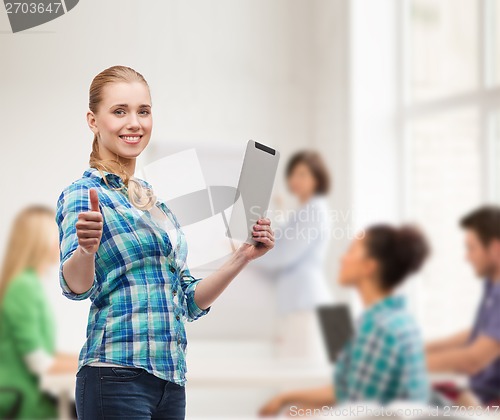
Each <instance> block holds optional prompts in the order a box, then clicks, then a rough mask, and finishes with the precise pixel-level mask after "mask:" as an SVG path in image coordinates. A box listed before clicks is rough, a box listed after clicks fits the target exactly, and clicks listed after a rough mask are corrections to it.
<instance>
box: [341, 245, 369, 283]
mask: <svg viewBox="0 0 500 420" xmlns="http://www.w3.org/2000/svg"><path fill="white" fill-rule="evenodd" d="M375 270H376V262H375V260H373V258H371V257H370V256H368V255H367V252H366V247H365V239H364V238H361V239H355V240H354V241H352V242H351V245H350V246H349V248H348V249H347V251H346V253H345V254H344V256H343V257H342V260H341V267H340V275H339V283H340V284H341V285H342V286H354V287H355V286H357V285H358V284H359V283H360V282H361V281H362V280H363V279H366V278H370V277H372V276H373V274H374V273H375Z"/></svg>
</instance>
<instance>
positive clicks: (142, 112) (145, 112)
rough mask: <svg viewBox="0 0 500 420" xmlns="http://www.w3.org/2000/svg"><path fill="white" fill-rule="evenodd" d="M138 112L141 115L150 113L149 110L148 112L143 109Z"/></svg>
mask: <svg viewBox="0 0 500 420" xmlns="http://www.w3.org/2000/svg"><path fill="white" fill-rule="evenodd" d="M139 114H142V115H149V114H150V112H149V111H147V110H144V111H141V112H139Z"/></svg>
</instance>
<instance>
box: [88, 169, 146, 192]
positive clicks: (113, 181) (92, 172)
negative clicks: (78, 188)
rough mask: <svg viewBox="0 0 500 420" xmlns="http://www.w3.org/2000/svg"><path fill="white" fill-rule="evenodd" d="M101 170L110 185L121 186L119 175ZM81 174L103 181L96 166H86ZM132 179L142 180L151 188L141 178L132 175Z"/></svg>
mask: <svg viewBox="0 0 500 420" xmlns="http://www.w3.org/2000/svg"><path fill="white" fill-rule="evenodd" d="M102 172H103V173H104V176H105V177H106V179H107V181H108V183H109V184H110V185H111V186H113V187H121V186H123V185H124V183H123V180H122V179H121V177H120V176H119V175H117V174H114V173H112V172H107V171H105V170H103V171H102ZM83 176H85V177H89V178H97V179H99V180H100V181H103V179H104V178H103V176H102V175H101V172H100V171H99V170H98V169H97V168H92V167H89V168H87V169H86V170H85V172H84V173H83ZM134 179H136V180H138V181H140V182H142V183H143V184H144V185H145V186H146V187H147V188H150V189H152V186H151V184H150V183H148V182H147V181H144V180H143V179H140V178H136V177H134Z"/></svg>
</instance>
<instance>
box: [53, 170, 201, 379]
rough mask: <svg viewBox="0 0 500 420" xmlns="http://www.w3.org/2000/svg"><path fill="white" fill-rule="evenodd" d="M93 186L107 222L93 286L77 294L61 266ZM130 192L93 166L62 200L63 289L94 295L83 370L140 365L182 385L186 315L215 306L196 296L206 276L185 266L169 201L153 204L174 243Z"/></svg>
mask: <svg viewBox="0 0 500 420" xmlns="http://www.w3.org/2000/svg"><path fill="white" fill-rule="evenodd" d="M104 174H105V176H106V179H107V181H108V183H109V184H110V185H111V186H112V187H120V186H122V185H124V184H123V181H122V179H121V178H120V177H119V176H118V175H116V174H113V173H109V172H104ZM140 181H141V182H143V183H144V185H145V186H147V187H151V185H150V184H149V183H147V182H146V181H144V180H140ZM90 188H95V189H96V190H97V192H98V195H99V208H100V211H101V213H102V215H103V219H104V227H103V234H102V239H101V243H100V245H99V249H98V251H97V253H96V254H95V274H94V282H93V285H92V287H91V288H90V289H89V290H88V291H87V292H85V293H82V294H76V293H74V292H72V291H71V289H70V288H69V287H68V284H67V283H66V281H65V279H64V277H63V272H62V268H63V264H64V263H65V262H66V260H68V259H69V258H70V257H71V256H72V255H73V252H74V251H75V250H76V248H77V246H78V238H77V235H76V227H75V224H76V222H77V218H78V214H79V213H80V212H84V211H89V210H90V204H89V189H90ZM126 194H127V193H126V190H125V193H124V192H121V191H113V190H112V189H110V188H109V187H108V186H107V185H106V184H105V182H104V179H103V177H102V176H101V174H100V172H99V171H98V170H97V169H95V168H88V169H86V170H85V172H84V173H83V176H82V178H80V179H78V180H76V181H74V182H73V183H72V184H71V185H69V186H68V187H66V188H65V189H64V190H63V192H62V193H61V195H60V196H59V199H58V202H57V212H56V222H57V224H58V226H59V242H60V268H59V282H60V285H61V288H62V293H63V295H64V296H66V297H67V298H69V299H72V300H82V299H86V298H90V300H91V301H92V304H91V307H90V312H89V317H88V325H87V339H86V341H85V344H84V346H83V348H82V350H81V352H80V356H79V363H78V370H80V368H81V367H82V366H84V365H86V364H89V363H91V362H108V363H116V364H119V365H124V366H135V367H141V368H143V369H145V370H147V371H148V372H150V373H152V374H153V375H155V376H157V377H159V378H161V379H164V380H168V381H171V382H175V383H177V384H179V385H185V381H186V378H185V373H186V361H185V354H186V344H187V340H186V332H185V329H184V320H185V319H187V321H193V320H195V319H197V318H199V317H200V316H202V315H205V314H206V313H207V312H208V311H209V310H210V308H207V309H205V310H202V309H201V308H199V307H198V305H197V304H196V302H195V300H194V292H195V288H196V285H197V284H198V282H199V281H200V280H201V279H195V278H194V277H193V276H192V275H191V274H190V271H189V268H188V267H187V266H186V256H187V244H186V241H185V237H184V234H183V232H182V230H181V227H180V225H179V223H178V221H177V219H176V217H175V216H174V215H173V214H172V212H171V211H170V210H169V208H168V207H167V205H166V204H165V202H164V201H162V200H160V199H158V201H157V202H156V205H157V206H158V207H159V208H160V209H161V210H163V212H164V213H165V214H166V215H167V217H168V218H169V219H170V221H171V222H172V224H173V225H174V226H175V228H176V232H177V243H176V247H175V249H172V244H171V242H170V240H169V237H168V234H167V232H166V231H165V230H164V229H163V228H161V227H159V225H158V224H157V223H156V222H155V220H154V218H153V217H152V216H151V214H150V212H149V211H142V210H138V209H137V208H135V207H134V206H132V205H131V204H130V202H129V200H128V197H127V195H126Z"/></svg>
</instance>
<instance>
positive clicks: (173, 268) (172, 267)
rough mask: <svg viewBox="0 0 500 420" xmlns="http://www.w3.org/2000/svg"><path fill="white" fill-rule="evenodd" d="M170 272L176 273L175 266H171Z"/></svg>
mask: <svg viewBox="0 0 500 420" xmlns="http://www.w3.org/2000/svg"><path fill="white" fill-rule="evenodd" d="M170 272H171V273H175V267H174V266H173V265H171V266H170Z"/></svg>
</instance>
